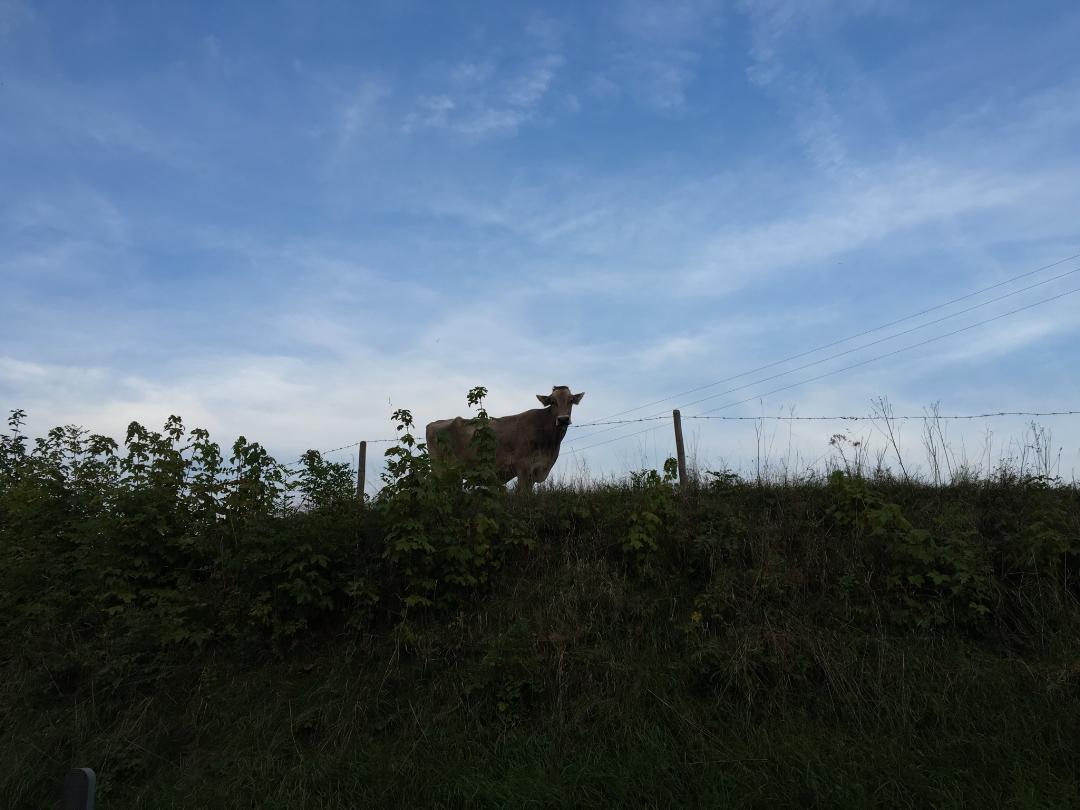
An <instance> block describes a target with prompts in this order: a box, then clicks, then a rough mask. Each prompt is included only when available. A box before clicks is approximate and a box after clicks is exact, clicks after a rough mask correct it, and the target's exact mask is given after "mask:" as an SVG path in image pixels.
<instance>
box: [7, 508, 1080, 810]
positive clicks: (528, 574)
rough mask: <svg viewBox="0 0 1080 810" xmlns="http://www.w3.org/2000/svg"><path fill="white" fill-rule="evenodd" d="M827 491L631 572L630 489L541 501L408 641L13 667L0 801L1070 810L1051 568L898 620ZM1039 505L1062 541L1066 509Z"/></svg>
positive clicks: (1069, 692)
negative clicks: (495, 555) (69, 784)
mask: <svg viewBox="0 0 1080 810" xmlns="http://www.w3.org/2000/svg"><path fill="white" fill-rule="evenodd" d="M886 494H887V496H888V500H889V501H890V502H892V501H896V502H898V503H900V505H901V506H902V508H903V513H904V514H905V515H906V516H907V518H908V519H909V520H910V521H911V522H912V523H913V524H915V525H916V526H919V527H926V528H927V529H928V530H929V531H932V532H936V533H938V534H942V533H947V532H954V533H955V532H959V534H961V535H963V534H964V532H965V531H966V532H967V534H966V535H964V536H968V537H969V538H970V537H972V536H974V538H975V539H976V540H979V538H980V537H981V536H982V535H984V534H992V533H994V532H998V533H1001V532H1002V531H1005V530H1004V529H1001V528H1000V526H999V523H1000V521H1002V520H1014V521H1015V525H1016V526H1017V527H1022V526H1024V525H1031V524H1032V521H1034V520H1035V517H1033V516H1031V515H1024V514H1023V512H1024V509H1025V506H1024V504H1026V503H1028V497H1029V494H1028V493H1025V492H1022V491H1018V490H1017V491H1013V490H1006V491H999V492H996V493H994V492H990V493H987V492H981V491H979V490H978V489H964V488H958V489H956V490H949V491H945V492H944V493H942V492H940V491H936V490H929V489H922V488H918V487H892V489H891V490H890V491H889V492H887V493H886ZM833 497H834V496H833V495H831V494H830V493H828V492H827V491H826V490H825V489H824V488H821V487H801V488H781V487H740V488H737V489H736V490H733V491H731V490H728V491H717V492H711V493H707V494H704V495H702V496H701V497H700V498H699V499H698V500H697V501H696V502H695V503H694V504H692V505H690V506H687V507H681V508H682V510H683V511H681V512H680V513H679V517H677V518H672V519H670V520H669V522H670V523H672V524H673V525H674V524H677V527H678V528H677V529H671V530H670V531H669V530H667V529H665V530H663V531H662V532H660V534H659V535H658V539H659V540H660V541H661V547H660V549H659V550H658V551H657V552H655V553H652V554H649V555H644V556H643V555H642V554H640V553H634V554H629V553H628V552H627V550H626V549H624V535H625V525H626V518H627V515H628V514H633V513H635V510H637V511H638V512H640V511H641V510H642V509H646V508H652V506H651V505H650V502H649V501H647V500H643V498H645V496H643V495H642V494H641V493H637V492H633V491H630V490H627V489H618V488H615V489H607V490H600V491H595V492H587V493H577V494H575V493H565V492H553V493H547V494H544V495H541V496H538V497H537V498H535V499H533V500H532V501H530V502H528V503H527V504H526V505H525V506H521V505H520V504H519V506H518V508H520V509H523V510H524V512H525V513H527V514H525V515H524V517H523V519H525V520H526V521H527V522H528V525H529V526H530V527H531V530H532V531H533V532H534V534H535V536H536V538H537V546H536V548H535V550H533V551H532V552H521V553H520V554H518V555H517V556H516V557H514V558H513V559H512V560H511V561H510V562H509V564H508V565H507V566H506V568H505V569H504V570H502V571H499V572H497V575H496V576H495V577H494V579H493V582H492V585H491V587H490V589H488V590H487V591H486V592H483V593H478V594H474V595H472V596H469V597H468V598H466V599H465V600H464V601H463V602H462V603H461V604H460V605H458V606H457V607H453V608H450V609H446V610H443V611H441V612H430V613H429V614H424V615H420V616H415V615H414V616H413V617H411V618H410V621H409V624H408V629H407V630H406V629H404V628H401V627H397V628H395V626H394V623H393V622H392V621H391V620H390V619H389V618H387V617H384V618H382V619H378V620H376V621H375V623H374V624H373V625H372V626H371V627H370V628H368V629H365V630H363V631H360V630H345V629H343V628H342V627H341V626H340V623H339V622H337V621H335V619H334V618H333V616H331V617H328V618H327V620H326V621H325V623H324V625H323V626H320V627H318V628H314V629H313V630H312V632H311V633H309V634H308V635H307V636H306V637H305V638H304V640H303V641H302V643H300V644H297V645H295V646H293V647H291V648H289V649H285V650H282V649H279V648H275V646H274V645H273V644H271V643H269V642H267V641H263V640H261V639H259V638H254V637H253V638H250V639H248V640H246V641H236V642H230V643H228V644H226V643H219V644H216V645H211V646H210V647H208V648H206V649H204V650H203V651H201V652H198V653H194V654H186V653H181V652H175V653H172V654H169V655H167V656H165V657H164V658H161V659H159V661H160V666H159V668H158V669H157V670H156V672H155V673H150V672H145V673H142V675H143V677H141V678H140V677H136V676H129V677H127V678H125V679H123V680H121V681H120V682H118V683H112V684H109V683H102V682H98V681H95V680H94V679H92V678H85V677H77V678H73V679H70V680H65V679H63V678H59V677H54V675H53V673H50V672H49V671H48V670H47V669H46V667H45V666H44V664H43V663H41V662H36V661H35V655H34V650H33V649H32V646H33V645H32V644H31V645H25V644H24V646H23V647H22V648H21V649H20V650H19V653H18V654H15V655H9V656H6V657H5V658H4V659H3V661H2V663H0V666H2V670H0V678H2V683H3V684H4V687H3V692H2V694H0V711H2V713H3V714H4V716H5V721H4V723H3V728H2V730H0V761H2V762H4V763H5V764H4V766H3V768H2V769H0V770H2V771H3V773H0V796H3V797H5V798H3V799H2V800H0V801H2V803H3V806H5V807H13V808H16V807H42V806H49V805H50V802H53V801H54V799H53V797H54V796H55V795H56V789H57V788H56V786H57V785H58V783H59V779H60V777H61V776H62V774H63V772H64V770H65V769H66V768H67V767H69V766H73V765H89V766H91V767H94V768H95V769H96V770H98V773H99V778H100V790H99V806H100V807H102V808H103V809H104V810H115V809H116V808H129V807H131V808H134V807H146V808H170V807H177V808H179V807H184V808H189V807H283V808H290V807H296V808H300V807H304V808H331V807H342V808H344V807H526V806H530V807H539V806H565V807H613V806H627V807H672V806H702V807H776V806H792V807H811V806H819V807H865V806H868V805H873V804H876V805H881V806H901V807H927V806H936V807H971V806H979V805H982V806H989V807H994V806H1017V807H1069V806H1080V759H1078V758H1077V756H1076V751H1078V750H1080V637H1078V634H1077V630H1078V629H1080V616H1078V611H1077V604H1076V598H1075V594H1076V591H1075V587H1074V586H1073V585H1070V584H1069V581H1068V580H1066V579H1064V577H1066V576H1069V575H1070V573H1071V575H1073V576H1075V570H1074V568H1073V569H1070V568H1069V567H1068V566H1065V567H1063V568H1062V571H1061V576H1062V582H1061V585H1060V587H1057V586H1056V585H1055V584H1054V582H1050V583H1047V582H1046V581H1045V578H1043V577H1040V576H1038V575H1037V574H1033V573H1032V572H1031V571H1029V570H1026V569H1024V567H1023V566H1020V567H1019V568H1018V570H1017V571H1015V572H1012V573H1010V572H1008V571H1004V572H1002V574H1001V576H998V577H995V578H994V580H993V582H992V588H991V591H990V593H989V594H988V597H987V598H988V600H989V603H990V604H991V605H992V608H993V610H992V613H991V615H990V617H989V618H986V619H985V620H979V621H974V620H972V621H969V620H966V619H964V618H963V617H962V615H961V616H959V617H958V616H957V615H954V613H953V612H950V611H954V610H955V606H952V605H951V604H949V605H946V611H947V612H946V614H944V615H946V618H947V620H942V621H943V622H944V623H935V622H930V623H929V625H928V626H922V627H920V626H919V625H918V623H917V622H912V621H900V622H898V621H896V614H895V613H894V612H891V611H892V610H893V608H894V607H895V605H893V608H890V605H891V604H892V603H890V602H889V601H888V599H887V598H886V597H885V596H882V594H883V593H884V590H883V589H884V588H885V586H884V585H882V584H881V583H882V582H884V580H883V579H881V578H880V577H879V576H878V573H874V572H875V571H877V570H878V569H877V568H875V566H880V561H879V560H877V558H876V557H875V554H876V553H877V552H876V551H875V550H874V547H873V543H872V538H870V539H868V538H867V536H866V534H867V533H866V532H865V531H862V532H860V531H853V532H842V531H839V530H838V529H837V527H836V521H835V520H834V519H833V518H831V517H830V516H829V515H830V513H829V508H830V503H831V501H830V498H833ZM1039 497H1041V498H1052V499H1054V500H1055V503H1056V506H1055V509H1056V514H1058V515H1059V516H1063V518H1064V519H1065V520H1066V521H1067V526H1068V528H1067V531H1068V532H1071V536H1072V537H1073V538H1074V540H1073V542H1075V538H1076V537H1080V530H1078V521H1080V510H1078V509H1077V504H1078V496H1077V493H1076V492H1075V490H1058V491H1056V492H1055V493H1053V494H1052V495H1047V494H1046V493H1042V494H1041V495H1040V496H1039ZM995 510H997V511H995ZM998 512H1000V514H998ZM991 513H994V514H991ZM995 527H996V528H995ZM972 532H974V533H975V534H974V535H971V533H972ZM931 562H932V564H935V565H936V564H938V563H939V562H940V561H931ZM894 564H895V563H894ZM904 570H907V569H904ZM879 573H880V572H879ZM864 574H865V576H864ZM1013 574H1015V575H1013ZM860 578H861V579H860ZM936 598H937V597H933V598H931V597H929V596H926V597H925V601H927V603H933V604H935V605H936V604H937V602H935V601H934V600H935V599H936ZM960 608H961V614H962V608H963V605H961V606H960ZM926 615H927V616H932V615H933V616H937V615H938V614H936V613H932V612H930V613H927V614H926ZM44 641H45V640H44V639H43V640H42V643H43V644H44ZM85 655H86V656H87V657H88V658H92V657H93V656H94V655H95V651H94V649H93V648H90V647H88V648H87V649H86V650H85ZM152 674H153V677H151V675H152Z"/></svg>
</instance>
